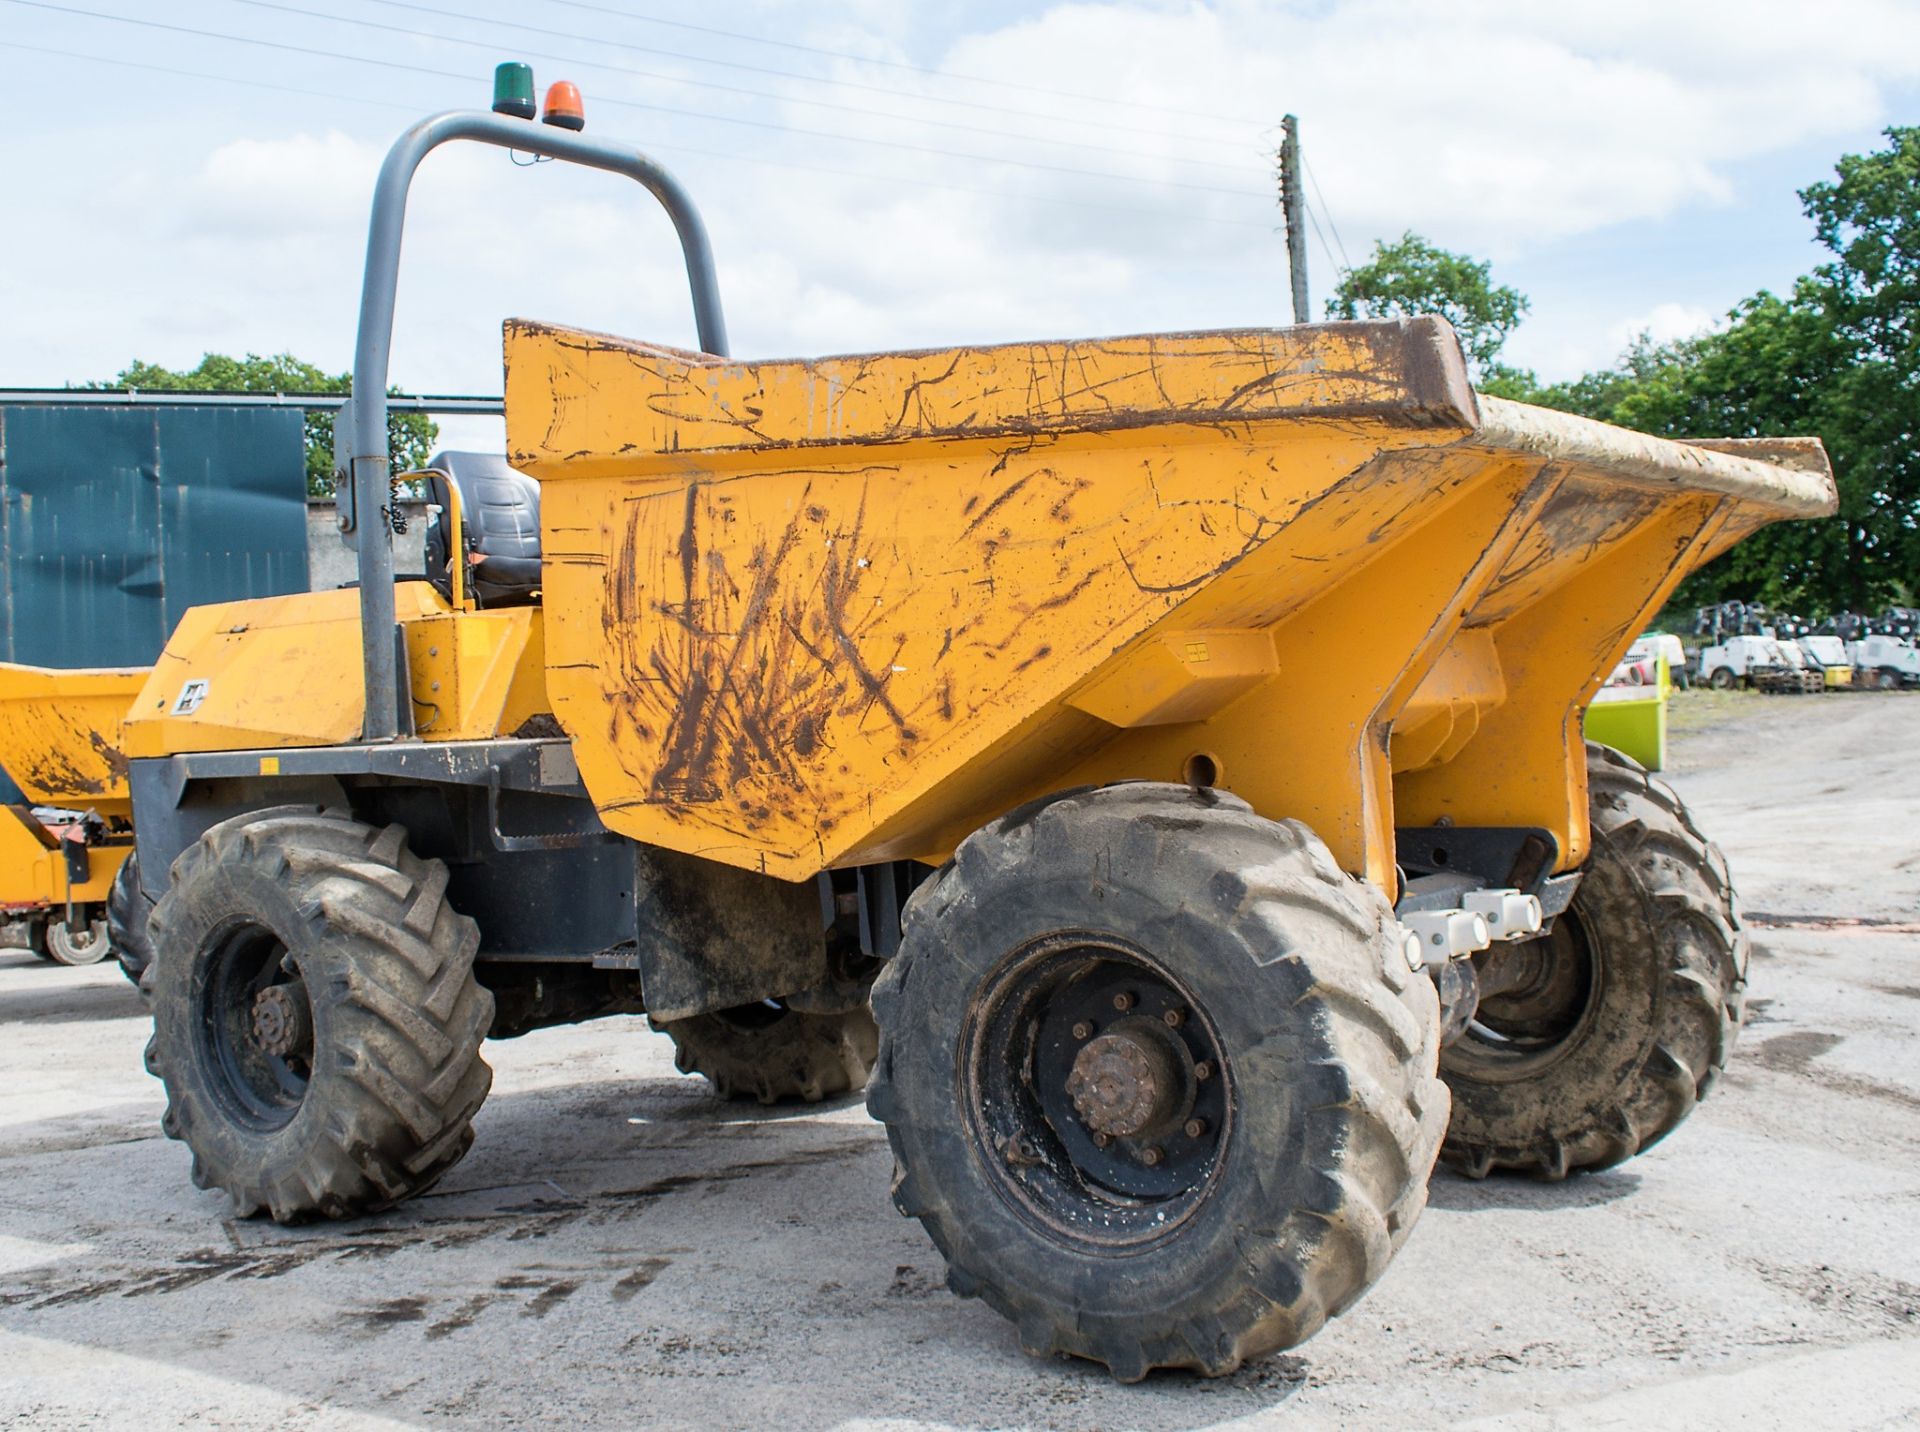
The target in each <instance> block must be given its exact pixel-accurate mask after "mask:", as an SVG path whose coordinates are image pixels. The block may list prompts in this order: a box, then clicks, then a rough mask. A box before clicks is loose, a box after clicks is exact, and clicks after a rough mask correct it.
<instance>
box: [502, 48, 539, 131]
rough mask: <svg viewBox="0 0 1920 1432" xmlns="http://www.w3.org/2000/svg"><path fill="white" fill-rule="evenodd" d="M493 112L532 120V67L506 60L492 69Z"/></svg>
mask: <svg viewBox="0 0 1920 1432" xmlns="http://www.w3.org/2000/svg"><path fill="white" fill-rule="evenodd" d="M493 112H494V113H495V114H506V115H511V116H513V118H515V119H532V118H533V115H534V108H533V66H532V65H525V64H522V63H520V61H518V60H508V61H507V62H506V63H505V64H500V65H495V66H494V67H493Z"/></svg>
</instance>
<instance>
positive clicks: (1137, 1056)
mask: <svg viewBox="0 0 1920 1432" xmlns="http://www.w3.org/2000/svg"><path fill="white" fill-rule="evenodd" d="M1067 1094H1068V1096H1069V1097H1070V1098H1071V1099H1072V1100H1073V1107H1074V1108H1075V1110H1077V1111H1078V1112H1079V1115H1080V1118H1081V1121H1082V1122H1083V1123H1085V1124H1086V1126H1087V1127H1088V1128H1089V1129H1091V1130H1093V1132H1094V1133H1096V1134H1105V1135H1106V1136H1108V1137H1109V1138H1116V1139H1131V1138H1135V1137H1137V1136H1139V1135H1140V1134H1143V1133H1146V1132H1148V1131H1149V1130H1151V1129H1154V1128H1156V1127H1158V1126H1160V1125H1163V1124H1165V1123H1166V1122H1167V1119H1168V1116H1169V1115H1171V1114H1172V1113H1173V1112H1174V1104H1175V1103H1176V1101H1177V1100H1178V1097H1179V1094H1180V1071H1179V1069H1178V1068H1177V1067H1176V1064H1175V1061H1174V1057H1173V1051H1172V1050H1171V1049H1169V1048H1168V1047H1167V1042H1166V1041H1165V1040H1163V1039H1155V1038H1153V1037H1152V1036H1151V1034H1149V1033H1148V1032H1146V1031H1144V1030H1139V1029H1136V1028H1129V1027H1124V1026H1123V1027H1121V1028H1119V1029H1115V1030H1112V1031H1110V1032H1109V1033H1106V1034H1102V1035H1100V1036H1099V1037H1098V1038H1097V1039H1094V1040H1091V1041H1090V1042H1089V1043H1088V1044H1087V1045H1086V1047H1085V1048H1083V1049H1082V1050H1081V1051H1080V1053H1079V1054H1078V1055H1077V1056H1075V1058H1074V1061H1073V1068H1072V1069H1071V1071H1070V1072H1069V1073H1068V1075H1067Z"/></svg>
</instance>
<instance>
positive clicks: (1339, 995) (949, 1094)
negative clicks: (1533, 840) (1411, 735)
mask: <svg viewBox="0 0 1920 1432" xmlns="http://www.w3.org/2000/svg"><path fill="white" fill-rule="evenodd" d="M874 1010H875V1013H876V1015H877V1016H878V1018H879V1023H880V1030H881V1045H880V1061H879V1064H878V1065H877V1066H876V1068H875V1071H874V1077H873V1080H872V1082H871V1083H870V1084H869V1086H868V1091H867V1107H868V1108H869V1110H870V1111H871V1112H872V1113H873V1114H874V1116H875V1117H876V1118H878V1119H880V1120H882V1121H883V1122H884V1123H885V1124H886V1126H887V1137H888V1140H889V1141H890V1143H891V1144H892V1147H893V1153H894V1158H895V1163H896V1169H897V1172H896V1175H895V1182H894V1202H895V1203H896V1204H897V1205H898V1206H899V1208H900V1210H901V1211H902V1212H903V1213H907V1214H909V1215H911V1216H913V1217H916V1218H918V1219H919V1220H920V1221H921V1223H922V1224H924V1225H925V1227H926V1229H927V1232H928V1233H929V1234H930V1235H931V1236H932V1238H933V1241H934V1243H935V1244H936V1245H937V1246H938V1247H939V1249H940V1251H941V1253H942V1254H943V1255H944V1256H945V1257H946V1259H947V1263H948V1266H949V1271H948V1275H947V1282H948V1286H949V1287H951V1288H952V1289H953V1290H954V1291H955V1292H956V1293H958V1294H960V1295H962V1296H964V1297H973V1296H978V1297H981V1298H984V1299H985V1300H986V1301H987V1302H988V1303H989V1304H991V1305H992V1306H993V1307H994V1308H995V1309H996V1310H997V1311H999V1312H1000V1313H1002V1314H1003V1315H1005V1316H1006V1317H1007V1318H1009V1319H1011V1320H1012V1321H1013V1322H1014V1323H1015V1324H1016V1325H1017V1326H1018V1327H1019V1330H1020V1341H1021V1343H1022V1344H1023V1345H1024V1346H1025V1347H1026V1349H1027V1350H1028V1351H1029V1352H1031V1353H1034V1354H1037V1355H1042V1356H1044V1355H1047V1354H1052V1353H1070V1354H1073V1355H1075V1356H1078V1357H1085V1358H1090V1359H1093V1360H1094V1361H1097V1362H1103V1363H1105V1364H1106V1365H1107V1367H1108V1368H1110V1369H1111V1370H1112V1372H1113V1374H1114V1376H1115V1377H1116V1378H1118V1379H1120V1380H1122V1381H1129V1382H1130V1381H1135V1380H1138V1379H1139V1378H1141V1377H1143V1376H1145V1375H1146V1373H1147V1372H1148V1370H1149V1369H1151V1368H1154V1367H1188V1368H1194V1369H1197V1370H1199V1371H1201V1372H1203V1373H1207V1374H1210V1375H1220V1374H1224V1373H1227V1372H1231V1371H1232V1370H1233V1369H1234V1368H1236V1367H1238V1366H1239V1365H1240V1364H1241V1362H1242V1361H1243V1360H1245V1359H1247V1358H1250V1357H1257V1356H1259V1355H1261V1354H1263V1353H1266V1352H1270V1351H1272V1350H1274V1349H1277V1348H1282V1347H1288V1346H1291V1345H1293V1344H1295V1343H1298V1342H1300V1341H1301V1340H1303V1339H1305V1338H1307V1337H1310V1336H1311V1335H1312V1334H1313V1333H1314V1332H1315V1331H1316V1330H1317V1329H1318V1328H1319V1327H1320V1326H1321V1325H1322V1324H1323V1323H1324V1322H1325V1321H1326V1319H1327V1318H1329V1317H1331V1316H1333V1315H1335V1314H1337V1313H1339V1312H1341V1311H1342V1310H1343V1309H1345V1308H1346V1307H1348V1306H1349V1305H1351V1304H1352V1303H1353V1302H1354V1301H1355V1300H1356V1299H1358V1298H1359V1297H1360V1295H1361V1294H1362V1293H1363V1292H1365V1291H1366V1289H1367V1288H1368V1287H1369V1286H1370V1285H1371V1284H1372V1283H1373V1282H1374V1281H1375V1280H1376V1279H1377V1278H1379V1277H1380V1275H1381V1273H1382V1272H1384V1271H1385V1269H1386V1266H1387V1263H1388V1260H1389V1259H1390V1258H1391V1257H1392V1256H1393V1253H1394V1252H1395V1251H1396V1250H1397V1249H1398V1248H1399V1246H1400V1244H1401V1242H1402V1240H1404V1239H1405V1238H1406V1236H1407V1233H1408V1232H1409V1230H1410V1229H1411V1228H1412V1226H1413V1222H1414V1220H1415V1219H1416V1218H1417V1217H1418V1216H1419V1213H1420V1210H1421V1209H1422V1208H1423V1207H1424V1206H1425V1204H1426V1197H1427V1177H1428V1173H1429V1171H1430V1170H1431V1168H1432V1164H1433V1160H1434V1156H1435V1154H1436V1152H1437V1150H1438V1147H1439V1142H1440V1138H1441V1135H1442V1133H1443V1131H1444V1128H1445V1124H1446V1110H1447V1095H1446V1089H1445V1086H1444V1085H1442V1084H1441V1083H1440V1081H1439V1080H1438V1079H1437V1078H1436V1077H1435V1072H1434V1069H1435V1058H1436V1051H1437V1048H1438V1040H1439V1009H1438V1004H1437V1000H1436V998H1435V995H1434V990H1433V984H1432V981H1430V980H1428V979H1425V978H1423V977H1419V976H1416V975H1412V974H1410V973H1409V971H1408V967H1407V962H1406V955H1405V951H1404V946H1403V944H1402V935H1401V931H1400V927H1399V926H1398V925H1397V924H1396V923H1395V921H1394V919H1393V914H1392V912H1391V910H1389V908H1388V907H1387V903H1386V901H1385V899H1384V898H1383V897H1382V896H1381V895H1380V893H1379V892H1378V891H1376V890H1374V889H1373V888H1372V887H1371V886H1368V885H1364V884H1361V883H1359V882H1357V881H1355V880H1353V879H1351V878H1349V877H1348V876H1347V875H1345V874H1343V873H1342V872H1341V871H1340V870H1339V868H1338V867H1337V866H1336V865H1335V864H1334V862H1333V859H1332V857H1331V856H1330V855H1329V854H1328V852H1327V849H1326V847H1325V846H1324V845H1322V844H1321V843H1320V841H1319V840H1318V839H1317V838H1316V837H1315V836H1314V835H1313V833H1312V832H1311V831H1309V830H1308V829H1307V828H1306V827H1305V826H1303V825H1300V824H1299V823H1297V822H1293V821H1287V822H1280V823H1275V822H1273V821H1268V820H1264V819H1262V818H1260V817H1259V816H1257V815H1255V814H1254V813H1253V812H1252V811H1251V810H1250V809H1249V808H1248V807H1247V805H1246V804H1245V803H1244V802H1242V801H1240V800H1238V799H1237V798H1235V797H1233V796H1230V795H1226V794H1224V793H1220V792H1216V791H1211V790H1197V789H1194V788H1191V787H1187V786H1168V785H1159V784H1152V783H1146V782H1137V783H1131V784H1126V785H1119V786H1110V787H1106V788H1103V789H1099V790H1083V791H1076V792H1069V793H1067V794H1065V795H1062V796H1058V797H1055V798H1053V799H1051V800H1048V801H1043V802H1036V803H1034V804H1033V805H1030V806H1026V807H1023V808H1021V809H1020V810H1016V811H1014V812H1013V813H1011V814H1009V815H1007V816H1005V817H1003V818H1002V819H1000V820H998V821H995V822H994V823H993V824H991V825H989V826H987V827H985V828H984V829H982V830H980V831H978V832H977V833H975V834H974V835H972V836H971V837H969V838H968V839H967V840H966V842H965V843H963V844H962V845H961V847H960V849H959V850H958V851H957V852H956V853H955V855H954V858H953V860H952V862H951V863H950V864H949V865H948V866H947V867H946V868H945V869H943V870H942V871H941V872H940V873H939V874H938V875H936V876H935V877H934V878H933V879H931V880H929V881H928V882H927V883H926V884H924V885H922V886H921V887H920V888H919V890H917V891H916V892H915V894H914V896H913V898H912V900H911V901H910V902H909V903H908V906H907V910H906V914H905V927H904V937H903V940H902V943H901V947H900V952H899V954H898V955H897V956H896V957H895V959H894V960H893V961H892V962H891V963H890V964H889V965H888V966H887V968H886V970H885V971H884V972H883V973H882V974H881V976H880V978H879V980H878V981H877V982H876V983H875V985H874Z"/></svg>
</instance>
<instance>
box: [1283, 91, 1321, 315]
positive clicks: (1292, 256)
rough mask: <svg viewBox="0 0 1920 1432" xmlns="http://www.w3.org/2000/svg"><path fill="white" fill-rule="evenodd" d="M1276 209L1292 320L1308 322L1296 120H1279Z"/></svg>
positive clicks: (1303, 194) (1304, 209)
mask: <svg viewBox="0 0 1920 1432" xmlns="http://www.w3.org/2000/svg"><path fill="white" fill-rule="evenodd" d="M1280 131H1281V136H1282V137H1281V140H1280V209H1281V212H1282V213H1283V214H1285V215H1286V220H1287V270H1288V272H1289V273H1290V274H1291V275H1292V278H1293V321H1294V322H1295V323H1311V322H1313V315H1312V314H1311V313H1310V312H1309V310H1308V308H1307V196H1306V191H1305V190H1304V189H1303V188H1302V187H1301V184H1300V177H1301V176H1300V121H1299V120H1298V119H1296V118H1294V116H1292V115H1288V116H1286V118H1284V119H1282V120H1281V121H1280Z"/></svg>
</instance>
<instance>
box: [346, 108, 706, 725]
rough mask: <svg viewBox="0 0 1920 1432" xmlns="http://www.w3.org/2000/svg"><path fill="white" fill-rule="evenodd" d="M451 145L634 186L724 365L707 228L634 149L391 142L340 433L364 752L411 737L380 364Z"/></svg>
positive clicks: (414, 135)
mask: <svg viewBox="0 0 1920 1432" xmlns="http://www.w3.org/2000/svg"><path fill="white" fill-rule="evenodd" d="M455 139H470V140H473V141H474V142H476V143H479V144H491V145H495V146H497V147H498V148H501V149H514V150H519V151H521V152H522V153H527V154H537V155H540V156H541V157H543V158H547V159H560V160H564V161H566V162H567V163H569V164H582V165H585V166H586V167H587V168H589V169H605V170H608V171H610V172H612V173H615V174H624V175H626V176H627V177H628V178H629V179H635V180H638V181H639V182H640V184H641V186H642V187H643V188H645V189H646V191H647V192H648V193H650V194H652V195H653V197H654V198H656V199H658V200H659V201H660V205H661V207H662V208H664V209H665V210H666V211H667V217H668V218H670V219H671V220H673V227H674V231H675V232H676V233H677V234H678V235H679V236H680V250H681V252H682V254H684V255H685V257H686V264H687V282H688V284H689V285H690V286H691V288H692V290H693V319H694V324H695V327H696V328H697V330H698V332H699V336H700V347H701V348H702V349H703V350H704V351H706V352H708V353H712V354H715V355H717V356H719V357H723V358H724V357H726V356H727V328H726V322H725V320H724V318H723V317H722V316H721V312H720V287H719V283H718V280H717V278H716V276H715V274H714V267H713V250H712V248H711V247H710V246H709V245H708V243H707V230H706V226H705V225H704V224H702V223H701V222H700V214H699V211H698V210H697V209H695V208H694V206H693V200H692V199H691V198H689V197H688V196H687V192H686V191H685V190H684V189H682V188H681V187H680V183H679V181H678V180H676V179H675V178H674V177H673V176H672V175H671V174H669V173H668V172H667V171H666V170H665V169H663V168H661V167H660V166H659V165H658V164H656V163H654V161H653V160H651V159H649V158H647V156H646V155H644V154H642V153H641V152H640V151H639V150H637V149H634V148H631V147H629V146H627V145H624V144H607V143H602V142H601V141H599V140H597V139H587V138H585V137H583V136H581V135H579V134H575V133H572V132H570V131H567V130H564V129H558V128H554V127H552V126H549V125H543V124H535V123H533V122H531V121H529V120H524V119H510V118H508V117H506V116H504V115H498V114H489V113H487V112H486V111H484V110H450V111H448V112H446V113H444V114H436V115H432V116H430V117H428V118H426V119H423V120H421V121H420V122H419V123H417V124H415V125H413V126H412V127H411V128H409V129H408V130H407V131H406V133H404V134H402V135H401V136H400V137H399V138H398V139H397V140H395V141H394V144H393V148H391V149H389V150H388V151H387V158H386V162H385V163H383V164H382V165H381V166H380V178H379V181H378V182H377V183H376V184H375V186H374V190H373V213H372V217H371V219H370V221H369V223H368V227H367V267H366V276H365V278H364V279H363V280H362V282H361V286H360V328H359V334H358V337H357V338H356V339H355V341H354V349H353V399H352V402H351V403H349V404H348V405H347V408H346V412H345V413H344V414H343V420H342V422H343V426H345V427H346V428H347V433H348V441H347V444H346V464H345V466H346V469H347V473H348V477H349V482H350V490H351V494H352V510H353V516H352V519H351V525H352V527H353V530H354V533H355V537H354V545H355V548H356V550H357V553H358V558H359V567H360V642H361V649H362V660H363V665H364V669H365V674H366V708H365V717H364V721H363V724H362V738H363V739H364V740H368V741H392V740H396V739H398V738H400V737H402V736H410V735H412V734H413V708H412V703H411V701H410V699H409V698H410V696H411V694H412V693H411V692H410V691H408V690H406V689H404V686H405V683H403V681H402V680H401V672H402V671H403V669H404V667H405V654H404V645H403V637H402V634H401V632H400V629H399V627H398V625H397V624H396V623H395V621H394V606H393V524H392V521H391V520H390V514H388V512H387V511H386V509H388V508H389V507H390V506H391V503H392V490H391V486H390V482H389V469H388V462H387V364H388V360H389V358H390V357H391V354H392V351H393V305H394V294H395V290H396V289H397V287H398V285H399V281H400V238H401V233H402V230H403V229H404V228H405V226H406V218H407V194H408V191H409V190H410V189H411V188H412V186H413V176H414V172H415V171H416V170H417V169H418V168H419V167H420V161H421V160H423V159H425V158H426V157H427V155H428V154H429V153H431V152H432V151H433V150H435V149H437V148H439V147H440V146H441V145H442V144H446V143H448V142H449V141H452V140H455ZM376 519H378V520H376Z"/></svg>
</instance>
